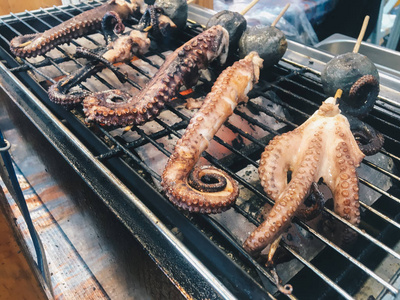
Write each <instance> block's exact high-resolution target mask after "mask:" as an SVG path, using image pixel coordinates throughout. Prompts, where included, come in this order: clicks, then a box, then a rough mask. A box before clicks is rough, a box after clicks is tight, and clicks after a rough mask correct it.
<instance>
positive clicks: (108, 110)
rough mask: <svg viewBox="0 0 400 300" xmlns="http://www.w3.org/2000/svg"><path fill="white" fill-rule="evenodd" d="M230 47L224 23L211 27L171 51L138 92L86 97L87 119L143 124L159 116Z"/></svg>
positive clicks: (222, 61) (221, 60)
mask: <svg viewBox="0 0 400 300" xmlns="http://www.w3.org/2000/svg"><path fill="white" fill-rule="evenodd" d="M228 47H229V34H228V32H227V31H226V30H225V29H224V28H222V27H221V26H214V27H211V28H210V29H208V30H206V31H204V32H203V33H201V34H199V35H198V36H196V37H194V38H193V39H191V40H190V41H188V42H187V43H185V44H184V45H182V46H181V47H179V48H178V49H176V50H175V51H174V52H173V53H171V54H170V55H169V56H168V57H167V59H166V60H165V62H164V64H163V65H162V66H161V67H160V69H159V70H158V71H157V73H156V74H155V75H154V77H153V78H152V79H151V81H150V82H149V83H148V84H147V85H146V86H145V88H144V89H143V90H142V91H140V92H139V93H137V94H136V95H134V96H131V95H130V94H129V93H127V92H125V91H121V90H109V91H104V92H98V93H94V94H93V95H91V96H89V97H87V98H85V99H84V101H83V104H84V109H83V110H84V112H85V115H86V120H87V121H96V122H99V123H103V124H105V125H130V124H134V125H139V124H143V123H144V122H146V121H148V120H150V119H152V118H154V117H155V116H157V115H158V114H159V113H160V111H161V110H162V109H163V108H164V106H165V103H167V102H169V101H171V100H173V99H174V97H176V95H177V93H178V91H179V89H180V88H181V87H182V86H183V85H185V86H186V87H188V88H189V87H192V86H193V85H195V84H196V82H197V80H198V78H199V70H201V69H205V68H207V66H208V64H209V63H210V62H212V61H213V60H215V59H217V58H219V60H220V62H221V63H224V62H225V60H226V57H227V52H228ZM132 92H135V91H132Z"/></svg>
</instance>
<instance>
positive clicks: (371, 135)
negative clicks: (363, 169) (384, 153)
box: [346, 115, 385, 156]
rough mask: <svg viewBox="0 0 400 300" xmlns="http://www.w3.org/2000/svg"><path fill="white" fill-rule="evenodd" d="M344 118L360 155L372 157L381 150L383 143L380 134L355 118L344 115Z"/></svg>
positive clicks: (383, 139)
mask: <svg viewBox="0 0 400 300" xmlns="http://www.w3.org/2000/svg"><path fill="white" fill-rule="evenodd" d="M346 118H347V120H348V121H349V123H350V130H351V132H352V133H353V135H354V137H355V139H356V141H357V143H358V147H359V148H360V150H361V152H362V153H364V154H365V155H367V156H369V155H374V154H375V153H377V152H378V151H379V150H380V149H381V148H382V146H383V143H384V142H385V138H384V137H383V134H382V133H380V132H378V131H376V130H375V129H374V128H373V127H372V126H370V125H368V124H367V123H364V122H363V121H361V120H359V119H357V118H355V117H352V116H348V115H346Z"/></svg>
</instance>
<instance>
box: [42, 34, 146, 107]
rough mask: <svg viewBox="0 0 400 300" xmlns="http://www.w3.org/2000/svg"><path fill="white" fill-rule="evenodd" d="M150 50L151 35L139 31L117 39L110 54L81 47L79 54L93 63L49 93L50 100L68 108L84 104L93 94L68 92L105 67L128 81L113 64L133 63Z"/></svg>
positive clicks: (76, 72)
mask: <svg viewBox="0 0 400 300" xmlns="http://www.w3.org/2000/svg"><path fill="white" fill-rule="evenodd" d="M149 47H150V39H149V38H148V37H147V33H144V32H139V31H137V30H132V31H131V32H130V33H129V34H128V35H123V36H121V37H119V38H117V39H116V40H115V41H113V42H112V43H110V44H109V45H108V50H106V49H100V50H96V51H92V50H88V49H85V48H81V47H78V48H77V49H76V52H77V54H78V55H80V56H84V57H86V58H89V59H91V60H92V61H91V62H90V63H89V64H87V65H86V66H83V67H82V68H80V69H78V70H76V71H75V72H73V73H72V74H70V75H68V76H66V77H64V78H63V79H61V80H60V81H58V82H57V83H56V84H54V85H52V86H51V87H50V88H49V90H48V94H49V98H50V100H52V101H53V102H55V103H58V104H62V105H66V106H71V105H75V104H77V103H79V102H81V101H82V100H83V98H85V97H87V96H89V95H90V94H91V93H90V92H86V91H81V92H73V93H68V91H69V90H70V89H72V88H73V87H74V86H76V85H78V84H79V83H81V82H83V81H84V80H86V79H87V78H89V77H90V76H92V75H93V74H96V73H97V72H100V71H101V70H103V69H104V68H105V67H108V68H109V69H110V70H111V71H113V72H114V73H115V74H116V76H117V77H118V78H119V79H120V80H121V81H124V80H126V77H125V76H124V75H122V74H121V73H120V72H119V71H118V69H117V68H116V67H114V65H113V63H116V62H125V61H129V60H130V59H132V57H133V56H135V55H137V54H144V53H146V52H147V51H148V49H149ZM99 61H100V62H101V63H99Z"/></svg>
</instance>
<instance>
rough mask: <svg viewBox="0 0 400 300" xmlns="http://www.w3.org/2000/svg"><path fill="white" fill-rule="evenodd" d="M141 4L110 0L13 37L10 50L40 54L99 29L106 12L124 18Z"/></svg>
mask: <svg viewBox="0 0 400 300" xmlns="http://www.w3.org/2000/svg"><path fill="white" fill-rule="evenodd" d="M143 5H144V3H143V2H142V1H141V0H136V1H135V2H133V3H128V2H126V1H124V0H110V1H108V2H107V3H104V4H103V5H100V6H98V7H96V8H93V9H91V10H88V11H85V12H83V13H81V14H79V15H77V16H75V17H73V18H71V19H69V20H68V21H65V22H63V23H61V24H59V25H57V26H55V27H53V28H51V29H49V30H46V31H45V32H41V33H37V34H28V35H23V36H18V37H15V38H14V39H12V40H11V42H10V49H11V52H12V53H13V54H14V55H16V56H19V57H34V56H37V55H42V54H44V53H46V52H48V51H50V50H51V49H53V48H54V47H56V46H57V45H60V44H63V43H67V42H69V41H71V40H72V39H74V38H78V37H81V36H83V35H85V34H89V33H92V32H95V31H96V30H98V29H100V28H101V23H102V17H103V16H104V14H105V13H106V12H109V11H114V12H115V13H116V14H118V16H119V17H120V18H121V19H126V18H127V17H128V16H129V15H132V14H134V13H137V12H139V11H140V10H141V9H142V6H143Z"/></svg>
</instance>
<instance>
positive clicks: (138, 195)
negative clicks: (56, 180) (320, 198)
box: [0, 1, 400, 299]
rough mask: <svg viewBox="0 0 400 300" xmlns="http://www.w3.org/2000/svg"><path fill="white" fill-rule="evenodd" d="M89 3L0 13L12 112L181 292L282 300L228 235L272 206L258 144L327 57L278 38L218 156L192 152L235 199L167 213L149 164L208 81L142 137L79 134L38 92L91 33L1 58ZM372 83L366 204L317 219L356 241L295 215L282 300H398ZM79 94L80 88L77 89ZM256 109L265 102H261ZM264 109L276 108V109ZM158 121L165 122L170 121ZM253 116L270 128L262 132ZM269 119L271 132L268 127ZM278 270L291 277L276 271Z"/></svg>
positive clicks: (295, 105)
mask: <svg viewBox="0 0 400 300" xmlns="http://www.w3.org/2000/svg"><path fill="white" fill-rule="evenodd" d="M100 4H101V2H97V1H93V2H89V3H85V4H79V5H71V6H60V7H53V8H49V9H40V10H36V11H26V12H24V13H19V14H10V15H7V16H3V17H1V18H0V59H1V63H0V73H1V74H0V78H1V81H0V82H1V86H2V88H3V89H4V91H5V92H6V93H7V94H8V96H9V99H11V101H12V102H13V103H14V104H15V105H16V106H17V107H18V108H19V109H20V110H21V111H22V112H23V113H24V115H25V116H26V118H27V122H31V123H32V124H34V125H35V126H36V127H37V128H38V129H39V130H40V132H41V133H42V134H43V135H44V136H45V137H46V139H47V140H48V141H49V142H50V143H51V144H52V145H53V146H54V148H55V149H56V150H57V151H58V152H59V153H60V154H61V155H62V156H63V157H64V159H65V160H66V161H67V162H68V163H69V164H70V165H71V167H72V168H73V169H74V170H75V171H76V173H77V174H78V175H79V176H81V178H83V180H84V181H85V182H86V184H87V185H88V187H90V188H91V189H92V190H93V191H94V192H95V193H96V194H97V195H98V196H99V198H100V199H102V201H103V202H104V203H105V204H106V205H107V206H108V207H109V209H110V210H111V211H112V212H113V214H114V215H115V217H116V218H118V219H119V220H120V221H121V222H122V223H123V224H124V225H125V226H126V227H127V228H128V229H129V230H130V232H131V233H132V234H133V235H134V236H135V238H136V239H137V240H138V241H139V242H140V243H141V244H142V245H143V247H144V248H145V249H146V250H147V252H148V253H149V255H150V256H151V257H152V258H153V260H154V261H155V262H156V263H157V264H158V266H159V267H160V268H161V269H162V271H163V272H164V273H165V274H166V275H167V276H168V277H169V278H170V279H171V281H172V282H173V283H174V284H175V285H176V286H177V287H178V288H180V289H181V291H182V293H183V295H185V296H186V297H188V298H194V299H218V298H224V299H234V298H239V299H268V298H270V299H275V297H276V298H283V297H285V296H284V295H282V294H280V293H279V292H278V291H277V289H276V287H275V285H274V284H273V278H272V277H271V275H270V274H269V272H268V270H266V269H265V267H264V266H263V265H262V264H261V263H259V262H258V261H256V260H255V259H253V258H252V257H250V256H249V255H248V254H247V253H246V252H245V251H244V250H243V249H242V247H241V244H242V242H243V236H239V234H237V228H235V227H234V226H233V227H232V224H234V223H235V222H238V220H240V222H243V223H241V224H247V225H246V226H253V225H258V224H259V219H258V216H257V212H258V210H259V208H260V207H261V206H263V204H264V203H272V201H271V200H270V199H269V198H268V197H266V196H265V194H264V192H263V191H262V188H261V187H260V185H259V184H258V183H257V181H256V180H254V178H253V179H252V177H251V174H253V175H254V173H255V172H254V169H255V168H257V167H258V162H257V161H258V159H259V158H260V155H261V153H262V150H263V148H264V147H265V145H266V144H267V143H268V141H269V140H270V139H271V138H272V137H273V136H275V135H276V134H280V133H283V132H285V131H288V130H292V129H293V128H295V127H296V126H298V125H299V124H301V123H302V122H303V121H304V120H306V119H307V118H308V117H309V115H310V114H312V113H313V112H314V111H315V110H316V109H317V108H318V106H319V105H320V104H321V102H322V101H323V100H324V99H325V98H326V97H325V95H324V94H323V91H322V87H321V83H320V78H319V75H320V71H321V70H322V68H323V66H324V64H325V63H326V62H327V61H328V60H329V59H330V58H331V57H332V56H331V55H329V54H327V53H324V52H322V51H319V50H316V49H313V48H310V47H306V46H303V45H300V44H297V43H294V42H289V49H288V52H287V53H286V55H285V57H284V58H283V59H282V60H281V62H279V64H278V65H276V66H274V67H272V68H269V69H265V70H263V71H262V75H261V79H260V82H259V83H258V85H257V86H256V87H255V88H254V90H253V91H252V92H251V93H250V95H249V96H250V101H249V103H247V104H246V105H242V106H239V107H238V108H237V109H236V110H235V118H236V119H234V120H235V122H234V121H232V119H230V120H228V121H227V122H226V123H225V125H224V126H225V129H226V131H227V132H229V133H230V134H231V135H232V134H233V136H234V139H233V142H227V141H226V140H224V138H223V137H219V136H217V137H215V138H214V141H213V143H214V144H215V145H217V146H218V147H220V148H217V149H221V147H222V148H223V149H224V154H222V155H220V153H219V152H218V151H214V152H213V151H212V150H211V149H210V150H209V151H207V152H206V153H205V154H204V159H205V160H207V161H209V162H210V163H212V164H214V165H215V166H217V167H218V168H221V169H223V170H225V171H226V172H227V173H228V174H229V175H231V176H232V177H233V178H235V179H236V180H237V181H238V182H239V184H240V186H241V199H239V201H238V203H237V204H236V205H235V206H234V207H233V208H232V209H231V210H229V211H228V212H226V213H224V214H222V215H221V216H205V215H194V214H188V213H185V212H181V211H179V210H178V209H176V208H175V207H174V206H173V205H172V204H171V203H170V202H169V201H168V200H167V199H166V198H165V197H164V196H163V194H162V192H160V189H159V182H160V179H161V177H160V172H161V171H160V167H159V166H157V165H156V164H154V163H153V162H154V160H157V158H159V157H162V159H164V160H165V159H166V158H167V157H168V156H169V155H170V154H171V149H170V148H169V146H168V145H167V144H166V143H168V140H171V141H172V144H173V141H174V140H176V139H177V138H179V137H180V136H181V135H182V131H183V130H184V129H185V127H186V126H187V124H188V121H189V119H190V115H189V114H188V113H190V112H189V110H187V109H185V108H183V105H182V103H183V101H184V99H185V98H187V97H197V96H204V95H205V94H206V93H207V91H209V90H210V88H211V86H212V82H210V81H209V80H207V79H205V78H202V80H200V82H199V84H198V86H197V87H196V88H195V89H194V92H193V93H192V94H189V95H186V96H182V95H180V96H178V99H177V100H176V101H175V102H174V103H171V104H170V105H167V109H166V112H165V113H163V114H167V115H163V114H161V115H160V116H159V117H157V118H156V119H155V120H154V121H152V122H153V123H152V124H153V125H152V127H150V129H149V127H146V125H144V126H139V127H133V128H131V129H129V130H128V131H127V132H128V134H127V132H126V131H123V130H122V129H120V128H105V127H102V126H98V125H91V126H88V125H87V124H85V122H84V121H83V119H84V118H83V113H82V109H81V108H80V107H77V108H75V109H73V110H66V109H64V108H63V107H61V106H59V105H56V104H54V103H52V102H50V101H49V98H48V96H47V93H46V90H47V88H48V86H49V84H52V83H54V82H55V81H56V77H58V76H64V75H66V74H67V73H68V72H71V71H72V70H73V68H77V67H80V66H82V65H83V64H84V61H81V60H78V59H76V58H74V57H73V56H72V55H70V53H73V52H71V49H72V50H73V48H74V47H75V46H81V45H85V46H86V45H87V43H89V44H90V43H91V44H92V45H95V46H100V45H102V44H103V42H102V41H101V40H99V39H97V38H96V34H93V35H90V36H87V37H85V38H81V39H79V40H76V41H74V42H72V46H71V47H69V48H68V47H66V46H64V45H60V46H58V47H57V48H56V49H55V50H52V51H53V52H52V53H57V55H55V56H53V55H52V54H50V53H49V54H46V55H45V56H44V59H43V58H40V59H39V60H36V59H28V60H25V59H22V60H20V59H16V58H15V57H13V56H12V55H11V54H10V50H9V42H10V40H11V39H12V38H13V37H14V36H15V35H18V34H27V33H33V32H37V31H44V30H46V29H48V28H49V27H52V26H54V25H56V24H58V23H59V22H62V21H64V20H66V19H68V18H70V17H72V16H74V15H77V14H79V13H81V12H82V11H85V10H88V9H91V8H93V7H95V6H98V5H100ZM212 13H213V11H210V10H206V9H203V8H199V7H196V6H191V7H190V9H189V20H188V27H187V28H186V29H185V30H184V31H182V32H181V33H180V35H179V38H176V39H174V40H172V41H171V42H170V44H169V45H168V46H166V45H163V46H161V47H155V46H154V45H153V46H152V47H151V50H150V52H149V53H148V54H146V55H145V56H143V57H140V60H139V61H140V62H143V63H144V64H145V65H146V66H148V68H149V69H151V68H153V69H157V68H158V67H159V66H160V64H161V62H162V61H163V60H164V58H165V51H168V50H173V49H175V48H176V47H178V46H179V45H181V44H182V43H183V42H185V41H186V40H189V39H190V38H191V37H193V36H195V35H196V34H198V33H199V32H200V31H201V30H202V28H201V26H200V24H204V23H205V22H206V20H207V19H208V18H209V17H210V16H211V15H212ZM98 35H99V34H97V36H98ZM54 51H55V52H54ZM231 60H233V59H231ZM71 66H72V69H71ZM141 66H143V65H140V64H139V65H138V64H135V62H132V63H129V64H128V65H127V66H124V67H127V68H130V73H132V74H134V76H133V77H135V78H136V79H137V80H133V79H132V77H130V79H129V80H128V83H126V85H134V86H137V87H138V88H140V86H141V85H142V84H138V82H139V83H143V82H144V81H143V80H144V79H145V80H146V79H148V78H149V77H150V76H151V75H149V74H151V72H150V73H149V72H148V70H144V69H143V68H142V67H141ZM220 71H221V68H220V67H218V66H213V67H212V68H211V75H212V76H215V75H217V74H218V73H219V72H220ZM381 77H382V80H381V85H382V88H381V93H380V95H379V98H378V101H377V104H376V106H375V108H374V110H373V112H372V113H371V114H370V115H369V116H368V117H367V118H366V119H365V121H366V122H367V123H369V124H371V125H372V126H373V127H375V128H376V129H377V130H379V131H381V132H382V133H383V134H384V136H385V145H384V149H382V150H381V151H380V153H379V157H380V159H379V161H378V162H376V161H373V160H371V159H369V158H368V157H367V158H366V159H365V160H364V161H363V167H365V168H367V170H368V171H367V172H366V173H371V172H375V173H376V174H378V175H377V176H375V177H374V178H372V179H370V178H367V177H363V175H360V185H361V186H362V188H363V189H364V190H365V191H366V192H365V195H370V194H374V195H375V196H374V197H368V199H363V198H361V207H362V217H361V220H362V222H361V224H360V226H359V228H357V227H355V226H352V225H351V224H348V223H347V222H346V221H345V220H342V219H341V218H339V217H337V216H336V215H335V214H334V213H333V211H332V210H331V209H330V208H329V206H328V207H326V208H325V209H324V212H323V215H324V216H323V217H324V218H330V219H335V220H336V221H338V222H343V223H345V224H346V225H347V226H350V227H351V228H352V229H353V230H355V231H356V232H357V233H358V235H359V237H358V240H357V243H356V244H354V245H351V246H349V247H341V246H338V245H336V244H334V243H333V242H332V241H331V240H330V239H328V238H326V237H325V236H324V235H323V234H321V233H320V231H319V229H318V226H316V225H315V224H314V223H305V222H303V221H300V220H297V219H295V220H294V225H293V226H292V227H295V228H296V230H298V232H299V233H300V235H299V236H300V238H302V239H303V240H299V241H300V242H301V243H300V244H298V245H297V247H296V245H294V246H293V243H292V242H291V241H290V239H289V238H288V237H286V238H284V239H283V240H282V241H281V244H280V246H281V247H283V248H284V249H286V251H288V252H289V254H290V255H291V256H292V257H293V259H292V260H291V261H290V262H287V263H285V265H284V266H285V267H283V268H281V270H279V267H278V273H280V274H282V279H283V280H284V282H285V283H290V284H291V285H292V286H293V288H294V292H293V295H291V296H289V297H290V298H293V299H296V298H299V299H302V298H310V297H312V298H315V299H317V298H321V299H332V298H346V299H353V297H354V298H360V299H362V298H364V297H365V298H366V297H367V296H368V295H369V292H368V291H367V292H363V291H364V288H365V287H366V286H367V287H370V288H371V290H370V294H373V296H374V297H375V298H379V299H391V298H395V297H396V296H398V295H399V287H400V283H399V280H398V277H399V275H400V254H399V253H400V251H399V243H398V242H399V237H400V230H399V229H400V223H399V221H400V210H399V207H400V191H399V181H400V177H399V176H398V172H397V171H396V170H397V169H396V168H398V167H399V166H400V163H399V162H400V158H399V154H400V141H399V137H400V127H399V124H400V92H399V91H400V82H399V79H398V78H396V77H394V76H393V75H387V74H386V73H384V72H381ZM93 78H95V80H96V82H97V85H98V86H99V87H100V88H102V89H106V88H107V89H110V88H113V84H110V81H109V80H108V79H105V77H104V74H103V73H102V74H97V75H95V76H94V77H93ZM81 88H83V89H90V88H91V87H90V86H89V85H88V84H86V83H83V84H82V85H81ZM260 96H261V97H263V98H261V99H262V100H261V102H260V101H256V100H254V99H257V97H260ZM4 101H8V100H7V99H5V100H4ZM263 101H264V102H263ZM265 101H267V102H265ZM265 103H267V104H268V105H263V104H265ZM2 106H4V104H2ZM271 107H278V108H279V109H278V111H276V110H272V109H271ZM282 111H284V113H282ZM165 116H173V118H172V120H173V121H171V120H169V119H167V118H166V117H165ZM260 118H261V119H260ZM263 118H269V119H270V120H272V121H270V122H269V123H268V124H266V123H264V122H263V121H262V119H263ZM238 120H239V122H238ZM241 123H244V124H250V125H249V127H250V128H251V129H252V130H254V132H256V133H257V134H255V135H254V134H252V133H249V131H248V130H247V129H245V127H243V126H242V125H241ZM276 123H279V124H280V125H279V126H278V127H275V126H274V124H276ZM127 136H128V138H127ZM143 149H145V150H146V151H147V150H149V149H151V151H152V152H151V153H153V154H152V156H153V157H151V158H146V157H144V156H143ZM371 170H372V171H371ZM249 174H250V175H249ZM364 174H365V173H364ZM253 177H254V176H253ZM382 178H384V179H385V184H384V186H382V184H381V181H380V179H382ZM246 197H247V198H246ZM245 200H246V201H245ZM252 224H253V225H252ZM304 240H308V241H310V242H307V241H306V242H304ZM303 243H306V245H308V244H307V243H310V248H311V247H312V249H313V251H312V252H313V253H307V250H306V252H305V251H304V249H303V248H307V247H303V246H302V245H303ZM387 264H390V265H391V266H392V268H391V269H390V270H387V269H385V268H384V267H383V269H384V270H382V266H385V265H387ZM284 269H290V270H291V271H290V272H287V273H285V270H284ZM366 295H367V296H366Z"/></svg>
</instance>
